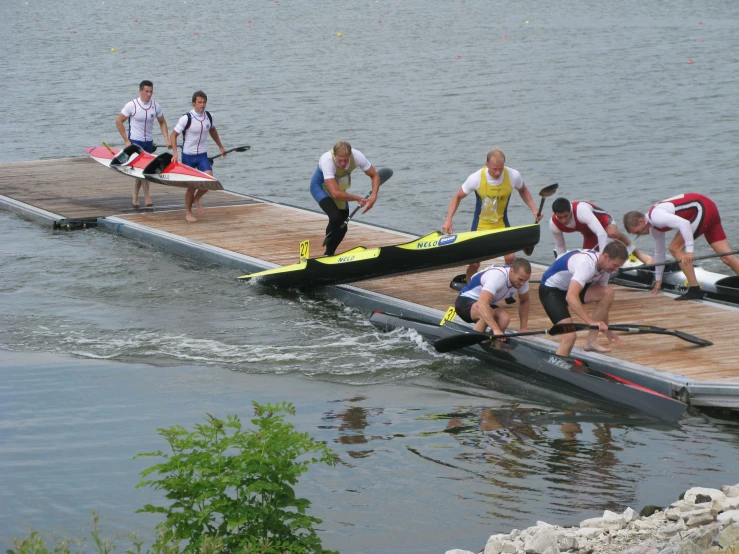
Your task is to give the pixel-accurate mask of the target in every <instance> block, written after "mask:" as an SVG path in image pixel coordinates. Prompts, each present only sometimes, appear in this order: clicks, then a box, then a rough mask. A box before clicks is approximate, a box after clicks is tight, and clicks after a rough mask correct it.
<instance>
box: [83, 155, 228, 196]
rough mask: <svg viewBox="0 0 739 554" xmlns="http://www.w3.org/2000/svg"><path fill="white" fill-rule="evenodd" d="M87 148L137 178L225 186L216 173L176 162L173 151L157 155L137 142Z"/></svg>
mask: <svg viewBox="0 0 739 554" xmlns="http://www.w3.org/2000/svg"><path fill="white" fill-rule="evenodd" d="M85 151H86V152H87V153H88V154H89V155H90V157H91V158H92V159H93V160H95V161H96V162H98V163H101V164H103V165H104V166H105V167H109V168H111V169H115V170H116V171H118V172H120V173H123V174H125V175H128V176H129V177H134V178H135V179H146V180H147V181H152V182H154V183H159V184H162V185H167V186H171V187H181V188H196V189H207V190H223V186H221V183H220V182H219V181H218V179H216V178H215V177H213V176H212V175H208V174H207V173H203V172H202V171H198V170H197V169H194V168H192V167H189V166H186V165H184V164H181V163H172V154H171V153H170V152H164V153H163V154H159V155H158V156H154V155H153V154H149V153H147V152H144V150H143V149H142V148H141V147H140V146H137V145H135V144H132V145H131V146H127V147H126V148H124V149H123V150H118V149H116V148H110V149H109V148H107V147H105V146H92V147H89V148H85Z"/></svg>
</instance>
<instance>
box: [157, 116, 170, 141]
mask: <svg viewBox="0 0 739 554" xmlns="http://www.w3.org/2000/svg"><path fill="white" fill-rule="evenodd" d="M157 121H158V122H159V127H160V128H161V130H162V135H163V136H164V143H165V144H166V145H167V148H172V146H171V145H170V142H169V129H168V128H167V120H166V119H164V116H163V115H160V116H159V117H157Z"/></svg>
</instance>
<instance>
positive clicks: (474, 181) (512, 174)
mask: <svg viewBox="0 0 739 554" xmlns="http://www.w3.org/2000/svg"><path fill="white" fill-rule="evenodd" d="M505 168H506V169H507V170H508V179H509V180H510V181H511V186H512V187H513V188H514V189H516V190H521V187H522V186H523V177H521V173H519V171H518V170H517V169H512V168H510V167H508V166H505ZM503 177H505V173H504V172H501V173H500V178H499V179H493V178H492V176H491V175H490V171H489V170H488V169H487V168H486V169H485V179H487V181H488V185H491V186H496V185H500V184H502V183H503ZM479 188H480V170H479V169H478V170H477V171H475V172H474V173H473V174H472V175H470V176H469V177H467V180H466V181H465V182H464V184H463V185H462V191H463V192H464V193H465V194H469V193H471V192H473V191H476V190H478V189H479Z"/></svg>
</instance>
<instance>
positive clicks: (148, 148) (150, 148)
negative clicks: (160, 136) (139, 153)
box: [128, 139, 154, 154]
mask: <svg viewBox="0 0 739 554" xmlns="http://www.w3.org/2000/svg"><path fill="white" fill-rule="evenodd" d="M128 140H130V141H131V144H135V145H136V146H140V147H141V148H143V149H144V152H148V153H149V154H151V153H152V152H154V141H153V140H133V139H128Z"/></svg>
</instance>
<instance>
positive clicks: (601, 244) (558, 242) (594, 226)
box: [549, 202, 610, 256]
mask: <svg viewBox="0 0 739 554" xmlns="http://www.w3.org/2000/svg"><path fill="white" fill-rule="evenodd" d="M570 209H572V204H570ZM575 216H577V221H580V222H581V223H585V224H586V225H587V226H588V228H589V229H590V230H591V231H593V233H594V234H595V235H596V236H597V237H598V249H599V250H600V251H601V252H603V249H604V248H605V247H606V244H608V243H609V242H610V241H609V240H608V233H606V230H605V229H604V228H603V225H601V224H600V221H598V218H597V217H595V214H594V213H593V208H592V207H591V206H590V204H588V203H587V202H578V204H577V214H573V216H572V219H570V222H569V223H568V224H567V225H565V227H567V228H569V229H574V228H575V224H576V221H575ZM555 217H556V216H555ZM549 230H550V231H551V232H552V235H554V248H555V250H556V251H557V256H561V255H562V254H564V253H565V252H567V245H566V244H565V237H564V233H563V232H562V231H561V230H560V229H559V228H558V227H557V225H556V224H555V223H554V221H552V220H551V219H549Z"/></svg>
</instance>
